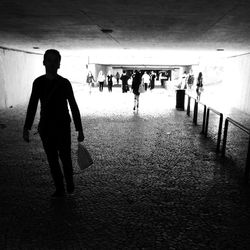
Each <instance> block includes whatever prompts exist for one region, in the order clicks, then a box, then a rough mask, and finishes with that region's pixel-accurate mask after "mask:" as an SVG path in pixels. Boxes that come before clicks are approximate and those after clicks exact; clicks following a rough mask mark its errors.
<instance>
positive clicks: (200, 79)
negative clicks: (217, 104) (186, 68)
mask: <svg viewBox="0 0 250 250" xmlns="http://www.w3.org/2000/svg"><path fill="white" fill-rule="evenodd" d="M202 90H203V77H202V73H201V72H200V73H199V75H198V78H197V84H196V93H197V100H198V101H200V99H201V92H202Z"/></svg>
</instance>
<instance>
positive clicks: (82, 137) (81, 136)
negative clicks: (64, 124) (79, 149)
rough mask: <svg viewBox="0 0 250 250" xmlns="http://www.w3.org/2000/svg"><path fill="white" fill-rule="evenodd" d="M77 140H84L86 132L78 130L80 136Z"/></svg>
mask: <svg viewBox="0 0 250 250" xmlns="http://www.w3.org/2000/svg"><path fill="white" fill-rule="evenodd" d="M77 140H78V141H79V142H82V141H83V140H84V134H83V132H82V131H78V138H77Z"/></svg>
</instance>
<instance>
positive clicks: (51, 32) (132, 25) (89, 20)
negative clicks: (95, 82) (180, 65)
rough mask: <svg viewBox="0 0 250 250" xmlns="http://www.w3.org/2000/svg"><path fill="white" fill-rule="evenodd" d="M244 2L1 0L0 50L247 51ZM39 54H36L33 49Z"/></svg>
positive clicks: (248, 11) (249, 6) (249, 23)
mask: <svg viewBox="0 0 250 250" xmlns="http://www.w3.org/2000/svg"><path fill="white" fill-rule="evenodd" d="M249 31H250V1H249V0H238V1H236V0H231V1H228V0H190V1H189V0H151V1H149V0H137V1H135V0H131V1H129V0H43V1H41V0H33V1H28V0H21V1H17V0H16V1H12V0H1V2H0V46H1V47H6V48H12V49H19V50H25V51H33V52H36V51H37V50H36V49H34V47H39V48H40V51H44V50H45V49H47V48H49V47H55V48H58V49H65V50H76V49H77V50H79V49H96V48H102V49H103V48H104V49H106V48H109V49H110V48H115V49H128V50H131V49H135V50H138V49H170V50H171V49H175V50H208V51H215V50H217V49H224V50H235V51H241V52H244V53H246V52H249V51H250V32H249ZM38 51H39V50H38Z"/></svg>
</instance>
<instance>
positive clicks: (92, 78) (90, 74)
mask: <svg viewBox="0 0 250 250" xmlns="http://www.w3.org/2000/svg"><path fill="white" fill-rule="evenodd" d="M86 81H87V83H88V86H89V94H91V89H92V85H93V84H94V82H95V79H94V76H93V75H92V73H91V71H89V72H88V75H87V80H86Z"/></svg>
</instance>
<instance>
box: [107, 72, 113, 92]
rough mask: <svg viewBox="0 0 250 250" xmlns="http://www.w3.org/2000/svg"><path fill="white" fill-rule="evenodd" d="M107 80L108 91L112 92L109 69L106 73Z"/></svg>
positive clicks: (111, 78)
mask: <svg viewBox="0 0 250 250" xmlns="http://www.w3.org/2000/svg"><path fill="white" fill-rule="evenodd" d="M107 82H108V91H109V92H112V87H113V75H112V74H111V71H110V70H109V72H108V74H107Z"/></svg>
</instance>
